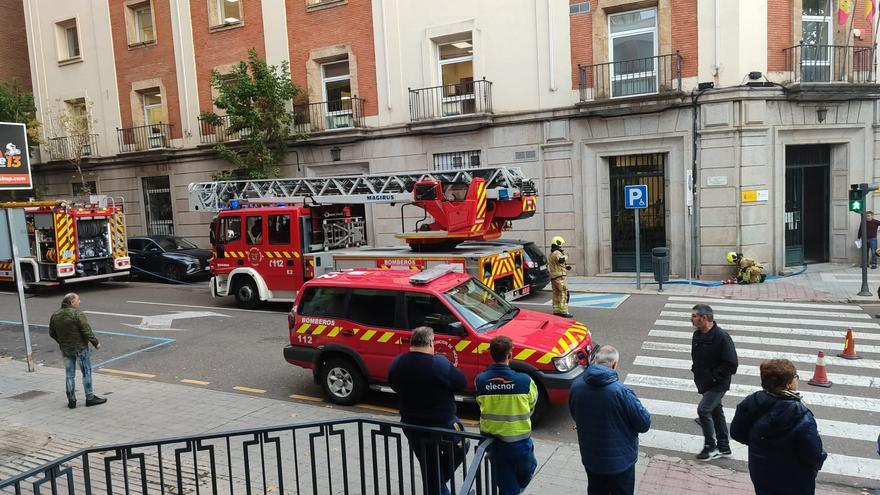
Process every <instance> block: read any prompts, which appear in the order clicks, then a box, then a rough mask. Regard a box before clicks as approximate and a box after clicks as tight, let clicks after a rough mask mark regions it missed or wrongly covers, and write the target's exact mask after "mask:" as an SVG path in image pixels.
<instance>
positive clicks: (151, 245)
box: [128, 235, 211, 281]
mask: <svg viewBox="0 0 880 495" xmlns="http://www.w3.org/2000/svg"><path fill="white" fill-rule="evenodd" d="M128 253H129V254H128V255H129V257H131V266H132V273H134V274H137V275H144V276H151V275H155V276H160V277H164V278H165V279H168V281H174V280H192V279H198V278H207V277H209V276H210V275H211V271H210V269H209V266H208V260H209V259H210V258H211V251H209V250H207V249H201V248H199V247H198V246H196V245H195V244H193V243H192V242H190V241H188V240H186V239H184V238H183V237H174V236H170V235H152V236H142V237H129V238H128Z"/></svg>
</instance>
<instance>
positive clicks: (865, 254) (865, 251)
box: [858, 192, 871, 296]
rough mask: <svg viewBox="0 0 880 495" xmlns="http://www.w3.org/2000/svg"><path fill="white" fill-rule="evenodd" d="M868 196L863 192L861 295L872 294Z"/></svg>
mask: <svg viewBox="0 0 880 495" xmlns="http://www.w3.org/2000/svg"><path fill="white" fill-rule="evenodd" d="M867 196H868V195H867V193H865V192H862V213H861V215H862V290H860V291H859V294H858V295H860V296H870V295H871V291H870V289H868V220H867V218H866V217H865V211H866V209H867V208H866V206H867V205H866V204H865V203H866V201H865V200H866V198H867Z"/></svg>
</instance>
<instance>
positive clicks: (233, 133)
mask: <svg viewBox="0 0 880 495" xmlns="http://www.w3.org/2000/svg"><path fill="white" fill-rule="evenodd" d="M250 133H251V130H250V128H248V127H244V128H241V129H237V130H233V129H232V118H231V116H229V115H220V122H219V123H213V122H210V121H209V119H206V118H204V117H201V116H200V117H199V141H200V142H201V143H202V144H214V143H224V142H227V141H238V140H240V139H242V138H245V137H247V136H248V135H249V134H250Z"/></svg>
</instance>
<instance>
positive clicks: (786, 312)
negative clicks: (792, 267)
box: [664, 303, 871, 320]
mask: <svg viewBox="0 0 880 495" xmlns="http://www.w3.org/2000/svg"><path fill="white" fill-rule="evenodd" d="M664 307H666V308H671V309H686V310H688V311H690V310H691V308H692V307H693V304H678V303H666V305H665V306H664ZM712 310H713V311H715V312H718V311H733V312H738V313H743V312H749V313H753V312H754V311H755V308H753V307H750V306H742V307H738V306H723V305H720V304H719V305H717V306H716V305H714V304H713V305H712ZM779 313H780V314H784V315H785V316H794V315H800V316H819V317H825V318H860V319H863V320H870V319H871V315H868V314H865V313H837V312H833V311H827V310H812V309H791V308H785V309H782V308H780V311H779ZM688 315H690V313H688Z"/></svg>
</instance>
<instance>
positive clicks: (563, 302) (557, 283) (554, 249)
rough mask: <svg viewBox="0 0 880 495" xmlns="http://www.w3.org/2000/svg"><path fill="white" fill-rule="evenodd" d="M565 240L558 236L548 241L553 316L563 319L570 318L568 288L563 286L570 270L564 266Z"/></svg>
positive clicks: (567, 266) (569, 267)
mask: <svg viewBox="0 0 880 495" xmlns="http://www.w3.org/2000/svg"><path fill="white" fill-rule="evenodd" d="M563 244H565V239H563V238H562V237H560V236H556V237H554V238H553V239H552V240H551V241H550V256H549V258H550V261H549V263H548V264H549V271H550V285H551V287H553V314H554V315H557V316H562V317H565V318H571V313H569V312H568V286H567V285H566V284H565V274H566V272H567V271H568V270H571V266H569V265H567V264H566V261H567V258H566V256H565V252H564V251H563V250H562V245H563Z"/></svg>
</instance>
